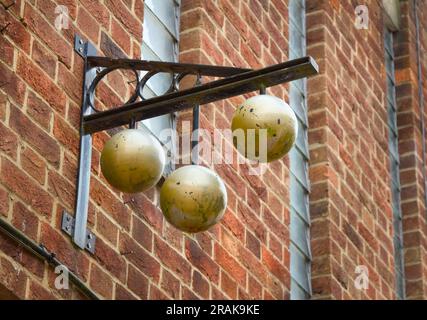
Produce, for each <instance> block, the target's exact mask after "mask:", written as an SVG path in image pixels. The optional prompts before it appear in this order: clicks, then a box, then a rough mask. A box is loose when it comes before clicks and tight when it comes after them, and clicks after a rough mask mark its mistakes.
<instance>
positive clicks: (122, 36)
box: [111, 19, 131, 54]
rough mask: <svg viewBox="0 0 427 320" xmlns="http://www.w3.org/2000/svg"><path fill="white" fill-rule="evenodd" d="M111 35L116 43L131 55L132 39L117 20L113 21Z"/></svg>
mask: <svg viewBox="0 0 427 320" xmlns="http://www.w3.org/2000/svg"><path fill="white" fill-rule="evenodd" d="M111 34H112V36H113V39H114V41H116V42H117V43H118V45H119V46H120V47H121V48H122V49H123V50H124V52H126V53H127V54H129V53H130V44H131V39H130V36H129V35H128V33H127V32H126V30H124V29H123V28H122V27H121V26H120V24H119V23H118V22H116V20H114V19H113V20H112V21H111Z"/></svg>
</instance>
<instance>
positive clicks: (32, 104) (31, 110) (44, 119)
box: [27, 91, 52, 130]
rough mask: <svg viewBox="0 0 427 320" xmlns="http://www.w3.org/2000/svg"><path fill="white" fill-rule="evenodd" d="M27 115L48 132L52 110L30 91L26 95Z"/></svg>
mask: <svg viewBox="0 0 427 320" xmlns="http://www.w3.org/2000/svg"><path fill="white" fill-rule="evenodd" d="M27 113H28V114H29V115H30V116H31V118H33V119H34V120H35V121H36V122H37V123H38V124H40V125H41V126H42V127H43V128H45V129H47V130H49V128H50V121H51V118H52V110H51V109H50V107H49V105H47V104H46V103H45V102H44V101H43V100H42V99H40V98H39V97H37V96H36V94H35V93H34V92H32V91H30V92H29V93H28V99H27Z"/></svg>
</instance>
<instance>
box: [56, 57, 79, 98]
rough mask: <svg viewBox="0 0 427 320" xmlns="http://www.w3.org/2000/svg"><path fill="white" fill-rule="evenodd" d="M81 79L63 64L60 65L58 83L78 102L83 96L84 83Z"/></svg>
mask: <svg viewBox="0 0 427 320" xmlns="http://www.w3.org/2000/svg"><path fill="white" fill-rule="evenodd" d="M81 81H82V80H80V79H77V78H76V77H75V76H74V75H73V74H72V73H71V72H70V71H69V70H68V69H67V68H66V67H65V66H64V65H63V64H59V67H58V84H59V86H60V87H61V88H62V89H63V90H64V91H65V93H66V94H67V95H68V96H69V97H70V98H71V99H72V100H73V101H74V102H75V103H77V104H79V103H80V101H81V98H82V85H81Z"/></svg>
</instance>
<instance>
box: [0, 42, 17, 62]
mask: <svg viewBox="0 0 427 320" xmlns="http://www.w3.org/2000/svg"><path fill="white" fill-rule="evenodd" d="M0 57H2V61H3V62H4V63H6V64H8V65H9V66H12V65H13V57H14V48H13V46H12V44H11V43H10V42H9V41H8V40H7V39H6V38H5V37H1V38H0Z"/></svg>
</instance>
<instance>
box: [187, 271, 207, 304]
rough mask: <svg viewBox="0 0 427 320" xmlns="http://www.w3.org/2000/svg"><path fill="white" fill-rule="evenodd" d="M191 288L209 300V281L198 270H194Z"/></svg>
mask: <svg viewBox="0 0 427 320" xmlns="http://www.w3.org/2000/svg"><path fill="white" fill-rule="evenodd" d="M192 279H193V281H192V286H191V288H192V289H193V290H194V292H196V293H197V294H198V295H199V296H201V297H202V298H203V299H209V287H210V286H209V281H208V280H206V278H205V277H203V275H202V274H201V273H200V272H198V271H197V270H193V277H192Z"/></svg>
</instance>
